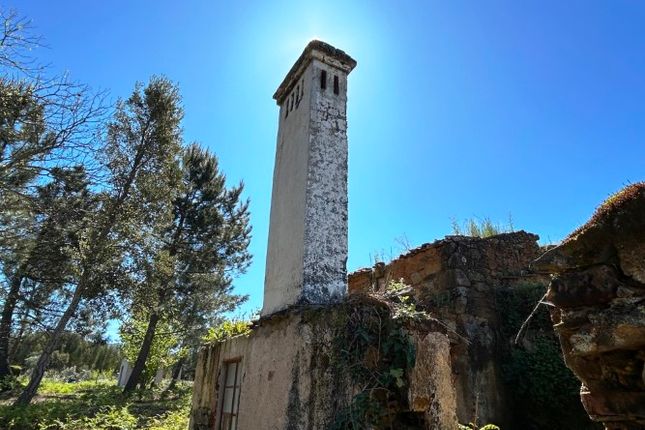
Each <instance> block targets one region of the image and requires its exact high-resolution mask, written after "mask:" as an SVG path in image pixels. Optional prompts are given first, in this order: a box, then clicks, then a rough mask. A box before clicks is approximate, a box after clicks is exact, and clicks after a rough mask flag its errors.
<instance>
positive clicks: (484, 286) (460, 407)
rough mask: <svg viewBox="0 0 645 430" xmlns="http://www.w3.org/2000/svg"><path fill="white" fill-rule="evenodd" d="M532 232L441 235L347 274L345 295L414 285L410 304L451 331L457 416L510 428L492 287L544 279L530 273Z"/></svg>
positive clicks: (534, 254) (509, 401) (499, 315)
mask: <svg viewBox="0 0 645 430" xmlns="http://www.w3.org/2000/svg"><path fill="white" fill-rule="evenodd" d="M537 239H538V237H537V236H536V235H534V234H530V233H526V232H516V233H508V234H501V235H498V236H493V237H490V238H485V239H480V238H472V237H463V236H448V237H447V238H446V239H444V240H440V241H436V242H434V243H430V244H425V245H422V246H420V247H419V248H416V249H413V250H411V251H410V252H408V253H407V254H405V255H402V256H400V257H399V258H398V259H396V260H394V261H392V262H391V263H389V264H387V265H386V264H384V263H378V264H376V265H375V266H374V267H373V268H371V269H361V270H359V271H357V272H355V273H352V274H350V275H349V293H350V295H351V294H356V293H360V292H365V291H383V290H384V289H386V288H387V286H388V285H389V284H390V282H391V281H399V280H401V279H402V280H403V281H404V282H405V283H406V284H408V285H411V286H412V287H413V289H414V290H413V291H414V294H415V296H416V298H417V301H418V302H419V303H421V304H422V305H423V306H424V308H425V309H427V310H428V311H429V312H430V313H431V315H432V316H434V317H436V318H437V319H439V320H440V321H442V322H444V323H445V324H446V326H447V327H448V329H449V331H450V333H451V336H450V337H451V340H452V344H451V348H450V355H451V359H450V360H451V369H452V381H453V384H454V386H455V389H456V395H457V397H456V398H457V401H456V404H457V417H458V418H459V421H460V422H464V423H467V422H470V421H471V420H473V418H474V417H475V416H478V418H479V422H483V423H486V422H490V423H495V424H498V425H500V426H502V427H507V428H513V427H512V422H511V417H512V415H513V414H512V399H510V394H509V393H508V392H507V389H506V387H505V386H504V384H503V383H502V369H501V363H500V361H501V360H500V356H499V350H500V347H501V346H502V342H504V343H506V342H508V339H503V338H501V337H500V334H499V333H500V323H501V322H500V318H503V315H504V310H503V309H498V308H497V305H496V302H495V291H496V290H497V289H500V288H514V287H515V286H518V285H521V284H526V283H529V282H530V283H542V284H544V286H545V289H546V284H547V282H548V280H547V278H546V277H545V276H542V275H534V274H531V273H529V271H528V267H529V263H530V262H531V261H533V260H534V259H535V258H536V257H537V256H538V255H540V248H539V246H538V245H537V243H536V241H537Z"/></svg>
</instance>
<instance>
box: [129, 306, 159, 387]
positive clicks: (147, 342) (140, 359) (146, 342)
mask: <svg viewBox="0 0 645 430" xmlns="http://www.w3.org/2000/svg"><path fill="white" fill-rule="evenodd" d="M158 322H159V314H157V313H156V312H153V313H152V314H150V320H149V321H148V328H147V329H146V334H145V336H144V337H143V343H142V344H141V349H140V350H139V355H138V356H137V361H135V362H134V367H133V368H132V373H131V374H130V378H128V382H127V383H126V384H125V387H124V388H123V392H124V393H129V392H131V391H133V390H134V389H135V388H136V386H137V384H138V383H139V380H140V379H141V374H142V373H143V371H144V369H145V367H146V360H147V359H148V355H149V354H150V348H151V347H152V341H153V340H154V337H155V330H157V323H158Z"/></svg>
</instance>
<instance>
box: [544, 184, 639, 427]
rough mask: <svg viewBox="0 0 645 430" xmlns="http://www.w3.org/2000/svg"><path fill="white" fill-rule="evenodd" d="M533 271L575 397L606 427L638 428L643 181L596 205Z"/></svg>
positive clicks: (546, 254)
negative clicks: (546, 277) (541, 280)
mask: <svg viewBox="0 0 645 430" xmlns="http://www.w3.org/2000/svg"><path fill="white" fill-rule="evenodd" d="M533 267H534V268H535V269H536V270H539V271H541V272H543V273H550V274H553V279H552V280H551V283H550V285H549V290H548V295H547V300H548V301H549V302H551V303H552V304H553V305H554V306H555V307H554V308H553V311H552V319H553V323H554V328H555V330H556V332H557V333H558V335H559V337H560V342H561V344H562V350H563V352H564V356H565V360H566V363H567V365H568V366H569V367H570V368H571V369H572V370H573V371H574V373H575V374H576V376H577V377H578V378H579V379H580V380H581V381H582V389H581V394H580V395H581V399H582V402H583V404H584V406H585V408H586V410H587V412H588V413H589V415H590V416H591V417H592V418H593V419H594V420H596V421H599V422H601V423H603V424H604V425H605V428H607V429H615V430H619V429H620V430H627V429H642V428H645V364H644V363H645V183H640V184H635V185H632V186H629V187H627V188H626V189H625V190H623V191H622V192H620V193H618V194H616V195H614V196H612V197H611V198H610V199H609V200H607V202H605V203H603V204H602V205H601V206H600V207H599V208H598V210H597V211H596V213H595V214H594V216H593V217H592V219H591V220H590V221H589V222H588V223H587V224H586V225H585V226H583V227H582V228H581V229H579V230H577V231H575V232H574V233H573V234H572V235H571V236H570V237H569V238H568V239H567V240H565V241H564V242H563V244H562V245H560V246H558V247H557V248H554V249H552V250H550V251H549V252H547V253H545V254H544V255H543V256H541V257H540V258H539V259H538V260H537V261H536V262H535V263H534V264H533Z"/></svg>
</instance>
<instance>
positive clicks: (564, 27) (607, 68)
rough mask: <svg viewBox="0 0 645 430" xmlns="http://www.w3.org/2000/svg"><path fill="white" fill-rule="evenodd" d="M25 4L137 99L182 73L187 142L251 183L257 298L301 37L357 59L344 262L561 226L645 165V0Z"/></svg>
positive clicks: (102, 84) (62, 65)
mask: <svg viewBox="0 0 645 430" xmlns="http://www.w3.org/2000/svg"><path fill="white" fill-rule="evenodd" d="M0 4H3V5H4V6H12V7H14V8H16V9H17V10H18V11H19V12H20V13H21V14H23V15H27V16H29V17H30V18H32V20H33V23H34V25H35V26H36V27H37V30H38V31H39V32H40V33H41V34H43V35H44V36H45V38H46V40H47V43H48V45H49V48H48V49H46V50H40V51H39V52H38V53H37V55H38V56H39V57H40V58H42V59H43V60H45V61H47V62H50V63H52V64H53V66H54V67H55V68H56V69H59V70H68V71H69V72H70V73H71V75H72V76H73V77H74V78H75V79H77V80H80V81H83V82H86V83H88V84H90V85H92V86H94V87H97V88H103V89H108V90H109V91H110V93H111V95H112V97H113V98H114V99H116V98H117V97H127V96H128V95H129V93H130V92H131V91H132V88H133V85H134V83H135V81H146V80H147V79H148V78H149V77H150V76H151V75H153V74H164V75H166V76H168V77H169V78H171V79H172V80H174V81H176V82H178V83H179V85H180V88H181V91H182V94H183V99H184V107H185V111H186V115H185V121H184V124H183V126H184V130H185V136H186V138H187V140H189V141H191V140H196V141H199V142H201V143H203V144H204V145H206V146H208V147H209V148H211V149H212V150H213V151H214V152H215V153H216V154H217V155H218V156H219V158H220V161H221V167H222V169H223V170H224V171H225V172H226V174H227V175H228V178H229V180H230V182H231V183H234V182H238V181H241V180H243V181H244V182H245V184H246V188H245V190H246V192H245V195H246V196H247V197H249V198H250V199H251V211H252V215H251V220H252V224H253V241H252V244H251V251H252V253H253V255H254V262H253V265H252V266H251V268H250V269H249V271H248V273H247V274H245V275H244V276H242V277H240V278H238V279H237V280H236V282H235V286H236V290H237V291H238V292H239V293H244V294H250V296H251V299H250V301H249V303H248V304H247V305H246V306H245V307H244V310H245V311H249V310H251V309H254V308H258V307H260V306H261V304H262V288H263V279H264V264H265V257H266V242H267V236H268V220H269V208H270V195H271V181H272V171H273V161H274V151H275V138H276V132H277V119H278V108H277V106H276V105H275V102H274V101H273V100H272V98H271V96H272V94H273V92H274V91H275V89H276V88H277V86H278V84H279V83H280V82H281V80H282V78H283V77H284V75H285V74H286V72H287V71H288V70H289V68H290V66H291V65H292V63H293V62H294V61H295V60H296V59H297V58H298V56H299V55H300V53H301V51H302V49H303V48H304V46H305V45H306V43H307V42H308V41H309V40H310V39H312V38H319V39H322V40H324V41H326V42H328V43H331V44H333V45H335V46H337V47H338V48H341V49H343V50H345V51H346V52H347V53H349V54H350V55H351V56H353V57H354V58H355V59H356V60H357V61H358V66H357V67H356V69H355V70H354V72H352V74H351V75H350V79H349V95H348V97H349V101H348V122H349V131H348V134H349V193H350V194H349V262H348V269H349V270H350V271H352V270H354V269H357V268H359V267H364V266H368V265H370V263H371V259H370V255H374V254H384V255H385V256H388V257H389V256H390V255H392V256H394V257H396V256H397V255H398V254H399V252H400V251H401V246H400V245H399V244H398V243H397V238H401V237H403V236H405V237H407V240H408V241H409V242H410V244H411V245H413V246H416V245H419V244H422V243H424V242H431V241H433V240H435V239H439V238H441V237H443V236H444V235H446V234H450V233H451V227H450V224H451V218H452V217H456V218H457V219H464V218H467V217H473V216H477V217H490V218H491V219H493V220H496V221H501V222H504V221H506V220H507V219H508V214H509V213H510V214H512V217H513V221H514V224H515V227H516V228H518V229H519V228H521V229H525V230H528V231H531V232H534V233H537V234H539V235H540V237H541V238H542V241H543V242H556V241H558V240H560V239H562V238H563V237H564V236H566V234H567V233H569V232H570V231H572V230H573V229H574V228H576V227H577V226H578V225H580V224H582V223H583V222H585V221H586V219H587V218H588V217H589V216H590V215H591V213H592V212H593V210H594V208H595V207H596V206H597V205H598V204H599V203H600V202H601V201H602V200H603V199H605V198H606V197H607V196H608V195H609V194H610V193H612V192H615V191H617V190H618V189H620V188H621V187H622V186H624V185H626V184H628V183H630V182H636V181H640V180H643V179H645V2H641V1H636V0H632V1H620V0H612V1H606V0H603V1H592V0H584V1H561V0H553V1H545V0H539V1H486V2H482V1H457V0H445V1H418V2H412V1H375V0H374V1H364V2H351V1H347V0H344V1H340V0H339V1H334V0H324V1H323V0H319V1H316V2H307V1H302V0H300V1H293V2H286V1H229V2H216V1H193V0H188V1H186V0H172V1H170V0H155V1H125V0H118V1H116V0H110V1H88V0H77V1H67V0H58V1H49V0H41V1H35V0H20V1H17V0H9V1H3V0H0Z"/></svg>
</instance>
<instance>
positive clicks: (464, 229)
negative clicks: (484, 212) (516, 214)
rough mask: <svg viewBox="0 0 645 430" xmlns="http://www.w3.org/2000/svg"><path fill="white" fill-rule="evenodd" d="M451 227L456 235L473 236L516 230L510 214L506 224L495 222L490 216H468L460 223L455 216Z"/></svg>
mask: <svg viewBox="0 0 645 430" xmlns="http://www.w3.org/2000/svg"><path fill="white" fill-rule="evenodd" d="M451 227H452V233H453V234H454V235H457V236H471V237H490V236H495V235H498V234H501V233H511V232H513V231H515V230H514V226H513V219H512V218H511V216H510V215H509V217H508V221H507V223H506V224H500V223H495V222H493V221H492V220H491V219H490V218H489V217H484V218H468V219H465V220H464V221H463V222H462V223H461V224H460V223H459V221H457V219H456V218H453V219H452V220H451Z"/></svg>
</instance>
